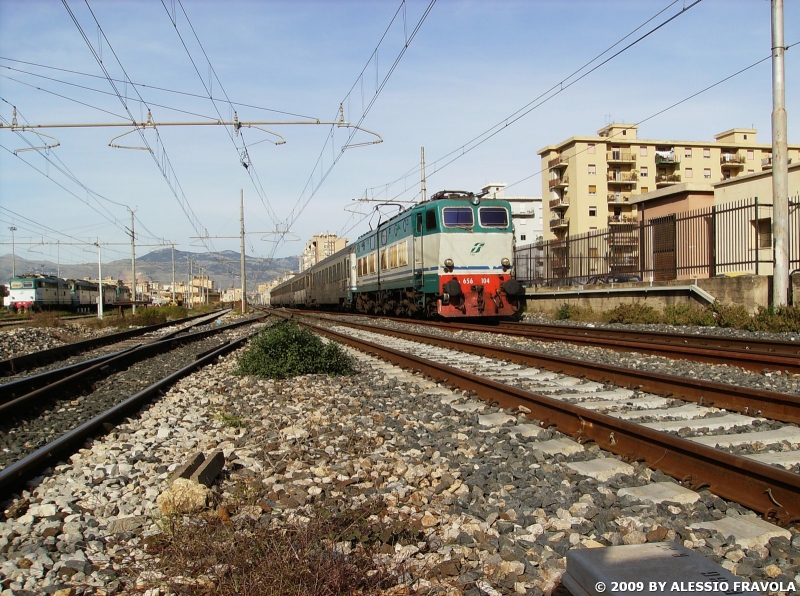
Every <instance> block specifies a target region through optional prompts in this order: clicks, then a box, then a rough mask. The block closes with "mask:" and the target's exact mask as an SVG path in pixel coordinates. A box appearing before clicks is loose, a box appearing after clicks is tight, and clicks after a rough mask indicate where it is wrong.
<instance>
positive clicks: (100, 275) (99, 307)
mask: <svg viewBox="0 0 800 596" xmlns="http://www.w3.org/2000/svg"><path fill="white" fill-rule="evenodd" d="M102 250H103V249H102V248H101V247H100V238H98V239H97V288H98V289H99V290H100V292H99V293H98V294H97V318H98V319H102V318H103V299H104V298H105V296H103V254H102Z"/></svg>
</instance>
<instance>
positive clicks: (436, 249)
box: [270, 190, 525, 319]
mask: <svg viewBox="0 0 800 596" xmlns="http://www.w3.org/2000/svg"><path fill="white" fill-rule="evenodd" d="M482 199H483V197H482V195H480V194H475V193H472V192H467V191H450V190H443V191H440V192H437V193H436V194H434V195H433V196H431V198H430V200H428V201H424V202H422V203H418V204H416V205H414V206H413V207H410V208H409V209H406V210H405V211H402V212H401V213H399V214H397V215H395V216H393V217H391V218H389V219H387V220H385V221H382V222H379V223H378V225H377V227H376V228H375V229H374V230H371V231H370V232H368V233H366V234H363V235H362V236H360V237H359V238H358V240H356V242H355V243H354V244H350V245H349V246H346V247H345V248H343V249H342V250H340V251H338V252H337V253H335V254H333V255H331V256H330V257H327V258H326V259H324V260H322V261H320V262H319V263H317V264H315V265H314V266H312V267H311V268H309V269H307V270H306V271H303V272H301V273H300V274H299V275H297V276H295V277H293V278H291V279H289V280H288V281H285V282H283V283H281V284H279V285H277V286H276V287H275V288H273V289H272V291H271V293H270V303H271V305H273V306H285V307H309V308H322V309H325V308H327V309H336V310H341V311H351V312H357V313H363V314H378V315H392V316H404V317H420V318H422V317H424V318H443V319H452V318H459V317H477V318H516V317H518V316H519V315H520V314H521V312H522V310H523V308H524V305H525V289H524V288H523V287H522V285H521V284H520V283H519V282H518V281H517V280H516V279H515V277H514V269H513V264H512V259H513V256H514V230H513V227H512V226H513V223H512V219H511V205H510V204H509V203H508V202H507V201H504V200H502V199H486V200H482Z"/></svg>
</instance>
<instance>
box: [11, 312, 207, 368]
mask: <svg viewBox="0 0 800 596" xmlns="http://www.w3.org/2000/svg"><path fill="white" fill-rule="evenodd" d="M208 315H209V313H203V314H201V315H193V316H191V317H186V318H185V319H180V320H178V321H167V322H165V323H157V324H155V325H149V326H147V327H140V328H138V329H130V330H128V331H121V332H119V333H111V334H109V335H103V336H102V337H93V338H92V339H86V340H84V341H78V342H75V343H71V344H66V345H63V346H58V347H55V348H50V349H47V350H39V351H38V352H33V353H31V354H24V355H22V356H15V357H13V358H7V359H6V360H0V376H8V375H12V374H17V373H19V372H22V371H25V370H29V369H31V368H34V367H35V366H40V365H43V364H49V363H50V362H55V361H57V360H61V359H62V358H65V357H68V356H74V355H75V354H80V353H81V352H85V351H87V350H92V349H94V348H99V347H102V346H106V345H108V344H113V343H115V342H118V341H124V340H126V339H130V338H132V337H138V336H139V335H144V334H145V333H150V332H151V331H157V330H159V329H162V328H164V327H169V326H171V325H178V324H180V323H182V322H187V321H193V320H195V319H198V318H200V317H205V316H208ZM218 316H221V315H218Z"/></svg>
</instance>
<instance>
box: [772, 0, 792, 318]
mask: <svg viewBox="0 0 800 596" xmlns="http://www.w3.org/2000/svg"><path fill="white" fill-rule="evenodd" d="M783 44H784V42H783V0H772V205H773V209H772V213H773V222H772V235H773V243H774V247H775V248H774V250H775V268H774V270H773V277H772V304H773V305H774V306H775V307H778V306H785V305H786V304H787V303H788V299H789V169H788V168H789V164H788V162H787V147H786V143H787V141H786V81H785V80H784V68H783V55H784V52H785V50H786V47H785V46H784V45H783Z"/></svg>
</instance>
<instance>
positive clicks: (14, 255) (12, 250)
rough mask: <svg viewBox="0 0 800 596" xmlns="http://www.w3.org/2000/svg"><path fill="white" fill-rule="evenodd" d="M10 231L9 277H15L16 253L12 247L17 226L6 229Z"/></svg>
mask: <svg viewBox="0 0 800 596" xmlns="http://www.w3.org/2000/svg"><path fill="white" fill-rule="evenodd" d="M8 229H9V230H11V277H16V276H17V251H16V249H15V247H14V232H16V231H17V226H11V227H10V228H8Z"/></svg>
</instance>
